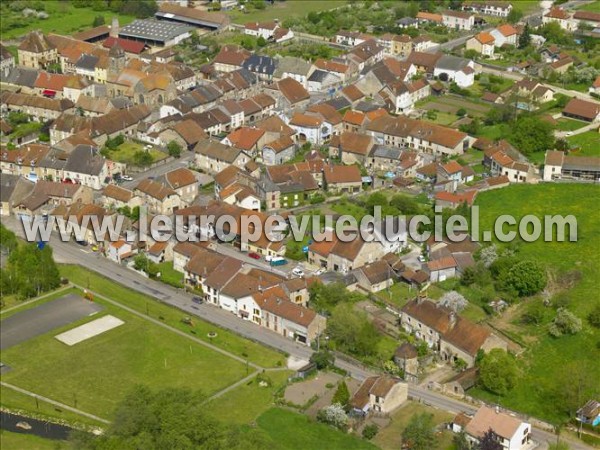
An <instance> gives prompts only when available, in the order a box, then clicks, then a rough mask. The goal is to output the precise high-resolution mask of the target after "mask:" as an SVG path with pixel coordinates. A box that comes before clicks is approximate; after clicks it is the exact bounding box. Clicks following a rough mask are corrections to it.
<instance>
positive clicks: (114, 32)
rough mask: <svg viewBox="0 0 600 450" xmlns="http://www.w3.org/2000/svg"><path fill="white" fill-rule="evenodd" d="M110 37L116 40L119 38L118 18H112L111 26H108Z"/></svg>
mask: <svg viewBox="0 0 600 450" xmlns="http://www.w3.org/2000/svg"><path fill="white" fill-rule="evenodd" d="M109 35H110V37H112V38H115V39H116V38H118V37H119V18H118V17H113V19H112V25H111V26H110V34H109Z"/></svg>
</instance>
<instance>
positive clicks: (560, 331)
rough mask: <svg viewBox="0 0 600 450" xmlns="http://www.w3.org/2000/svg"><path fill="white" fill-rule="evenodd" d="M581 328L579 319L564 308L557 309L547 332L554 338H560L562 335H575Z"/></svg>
mask: <svg viewBox="0 0 600 450" xmlns="http://www.w3.org/2000/svg"><path fill="white" fill-rule="evenodd" d="M581 328H582V321H581V319H580V318H579V317H577V316H576V315H575V314H573V313H572V312H571V311H569V310H567V309H565V308H559V309H558V311H557V313H556V317H555V318H554V321H553V322H552V324H551V325H550V329H549V330H548V331H549V333H550V334H551V335H552V336H554V337H561V336H562V335H564V334H577V333H579V332H580V331H581Z"/></svg>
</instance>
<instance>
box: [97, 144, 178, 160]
mask: <svg viewBox="0 0 600 450" xmlns="http://www.w3.org/2000/svg"><path fill="white" fill-rule="evenodd" d="M138 151H144V146H143V145H142V144H139V143H137V142H132V141H127V142H124V143H123V144H121V145H120V146H119V147H118V148H117V149H116V150H110V152H109V156H108V157H109V158H110V159H112V160H113V161H117V162H122V163H125V164H131V165H136V164H135V163H134V158H133V155H135V153H136V152H138ZM149 152H150V155H152V162H156V161H160V160H161V159H165V158H166V157H167V154H166V153H163V152H161V151H160V150H158V149H156V148H152V149H150V150H149Z"/></svg>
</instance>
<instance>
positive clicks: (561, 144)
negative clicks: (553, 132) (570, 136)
mask: <svg viewBox="0 0 600 450" xmlns="http://www.w3.org/2000/svg"><path fill="white" fill-rule="evenodd" d="M554 148H555V149H556V150H558V151H561V152H566V151H567V150H569V149H570V148H571V146H570V145H569V141H567V140H566V139H564V138H558V139H557V140H556V141H555V142H554Z"/></svg>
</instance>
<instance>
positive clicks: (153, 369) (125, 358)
mask: <svg viewBox="0 0 600 450" xmlns="http://www.w3.org/2000/svg"><path fill="white" fill-rule="evenodd" d="M116 298H119V297H116ZM95 301H96V302H97V303H100V304H102V305H103V306H104V307H105V308H104V310H103V311H102V312H101V313H99V314H98V315H97V316H95V317H94V319H95V318H97V317H98V316H104V315H105V314H112V315H113V316H115V317H118V318H120V319H121V320H123V321H124V322H125V323H124V324H123V325H121V326H119V327H117V328H115V329H113V330H110V331H108V332H106V333H103V334H101V335H99V336H96V337H94V338H91V339H89V340H86V341H83V342H81V343H79V344H76V345H74V346H71V347H69V346H67V345H65V344H63V343H61V342H59V341H58V340H56V339H55V338H54V336H55V335H57V334H59V333H60V332H63V331H66V330H70V329H72V328H75V327H76V326H78V325H81V324H83V323H87V322H89V321H91V319H92V318H90V317H86V318H85V319H82V320H80V321H78V322H76V323H74V324H70V325H66V326H64V327H62V328H60V329H57V330H53V331H51V332H49V333H47V334H45V335H42V336H39V337H37V338H34V339H31V340H29V341H27V342H24V343H22V344H20V345H17V346H15V347H11V348H9V349H7V350H4V351H3V352H2V362H4V363H5V364H7V365H8V366H9V367H11V370H10V371H8V372H6V373H5V374H3V375H2V380H3V381H5V382H7V383H11V384H14V385H16V386H18V387H21V388H24V389H27V390H30V391H32V392H35V393H37V394H40V395H43V396H46V397H49V398H51V399H53V400H56V401H59V402H61V403H65V404H68V405H73V406H75V405H76V407H77V408H79V409H81V410H83V411H86V412H90V413H92V414H96V415H98V416H100V417H102V418H110V417H111V415H112V413H113V411H114V409H115V407H116V405H117V404H118V402H119V401H120V400H121V399H122V398H123V397H124V396H125V395H126V394H127V392H129V391H130V390H131V389H132V388H133V387H134V386H135V385H136V384H144V385H147V386H149V387H152V388H165V387H167V386H170V387H176V386H180V387H184V386H185V387H187V388H190V389H196V390H200V391H202V392H203V393H205V394H207V395H209V394H212V393H215V392H217V391H219V390H221V389H223V388H225V387H227V386H229V385H231V384H233V383H234V382H236V381H237V380H239V379H240V378H242V377H243V376H244V375H245V373H246V372H245V365H244V364H243V363H241V362H238V361H235V360H233V359H231V358H228V357H226V356H224V355H221V354H220V353H217V352H215V351H214V350H211V349H209V348H206V347H204V346H202V345H199V344H196V343H194V342H192V341H190V340H189V339H186V338H185V337H183V336H179V335H177V334H175V333H173V332H172V331H169V330H166V329H164V328H161V327H159V326H157V325H155V324H152V323H150V322H148V321H146V320H144V319H142V318H140V317H138V316H135V315H133V314H131V313H129V312H127V311H125V310H123V309H121V308H118V307H116V306H113V305H111V304H108V303H105V302H104V301H102V300H101V299H96V300H95Z"/></svg>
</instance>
